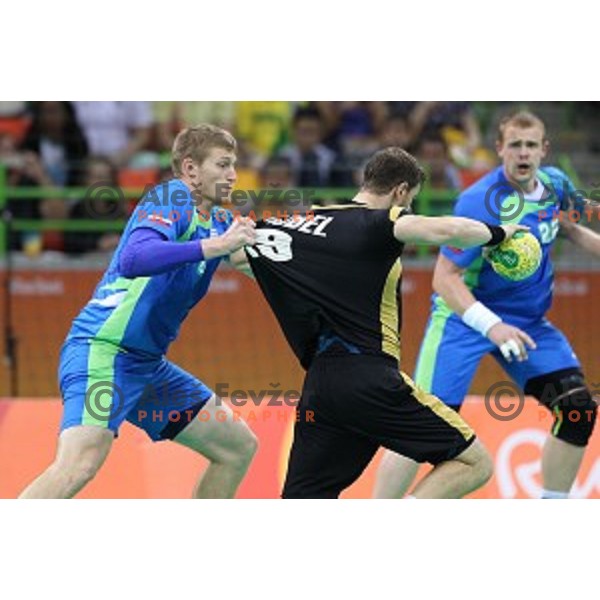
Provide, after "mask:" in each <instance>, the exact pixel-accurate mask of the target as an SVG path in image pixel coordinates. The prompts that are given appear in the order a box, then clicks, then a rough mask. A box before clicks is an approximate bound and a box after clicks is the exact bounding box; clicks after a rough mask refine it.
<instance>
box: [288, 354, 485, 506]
mask: <svg viewBox="0 0 600 600" xmlns="http://www.w3.org/2000/svg"><path fill="white" fill-rule="evenodd" d="M474 440H475V433H474V432H473V430H472V429H471V428H470V427H469V426H468V425H467V424H466V423H465V422H464V421H463V419H462V418H461V417H460V416H459V415H458V413H456V412H455V411H453V410H452V409H451V408H448V407H447V406H446V405H445V404H444V403H443V402H442V401H441V400H440V399H439V398H437V397H436V396H432V395H431V394H427V393H425V392H424V391H423V390H421V389H420V388H417V387H416V386H415V384H414V383H413V382H412V380H411V379H410V378H409V377H408V376H406V375H405V374H403V373H401V372H400V371H399V370H398V364H397V363H396V362H395V361H394V360H392V359H387V358H385V357H380V356H369V355H359V356H353V355H346V356H333V357H332V356H318V357H317V358H315V360H314V362H313V364H312V365H311V367H310V369H309V371H308V373H307V376H306V380H305V382H304V389H303V390H302V398H301V400H300V404H299V406H298V415H297V420H296V426H295V430H294V443H293V446H292V450H291V453H290V459H289V463H288V473H287V477H286V482H285V485H284V489H283V494H282V496H283V497H284V498H337V497H338V496H339V494H340V493H341V492H342V490H344V489H345V488H347V487H348V486H349V485H351V484H352V483H353V482H354V481H355V480H356V479H357V478H358V477H359V476H360V474H361V473H362V472H363V470H364V469H365V467H366V466H367V465H368V464H369V462H370V461H371V459H372V458H373V456H374V454H375V453H376V452H377V450H378V449H379V447H380V446H384V447H385V448H389V449H390V450H393V451H394V452H398V453H399V454H402V455H404V456H408V457H410V458H412V459H414V460H416V461H417V462H428V463H431V464H433V465H436V464H438V463H440V462H443V461H446V460H451V459H453V458H455V457H456V456H458V455H459V454H461V453H462V452H463V451H464V450H465V449H466V448H468V447H469V446H470V445H471V444H472V443H473V441H474Z"/></svg>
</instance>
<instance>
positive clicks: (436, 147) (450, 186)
mask: <svg viewBox="0 0 600 600" xmlns="http://www.w3.org/2000/svg"><path fill="white" fill-rule="evenodd" d="M417 159H418V161H419V162H420V163H421V164H422V165H423V167H424V169H425V171H426V172H427V183H426V185H427V187H429V188H431V189H432V190H452V191H459V190H460V189H461V180H460V173H459V171H458V169H457V168H456V167H455V166H454V164H452V161H451V160H450V157H449V156H448V146H447V145H446V142H445V140H444V138H442V137H441V136H437V135H430V136H428V137H423V138H421V139H420V140H419V142H418V145H417Z"/></svg>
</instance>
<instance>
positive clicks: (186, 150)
mask: <svg viewBox="0 0 600 600" xmlns="http://www.w3.org/2000/svg"><path fill="white" fill-rule="evenodd" d="M213 148H222V149H223V150H227V151H229V152H235V151H236V150H237V142H236V141H235V138H234V137H233V136H232V135H231V134H230V133H229V132H228V131H225V130H224V129H221V128H220V127H217V126H215V125H208V124H206V123H202V124H200V125H196V126H195V127H188V128H187V129H184V130H182V131H180V132H179V133H178V134H177V137H176V138H175V141H174V142H173V152H172V157H171V166H172V168H173V174H174V175H175V177H181V175H182V172H181V163H182V162H183V161H184V159H186V158H191V159H192V160H193V161H194V162H196V163H198V164H199V165H201V164H202V163H203V162H204V161H205V160H206V157H207V156H208V153H209V152H210V151H211V150H212V149H213Z"/></svg>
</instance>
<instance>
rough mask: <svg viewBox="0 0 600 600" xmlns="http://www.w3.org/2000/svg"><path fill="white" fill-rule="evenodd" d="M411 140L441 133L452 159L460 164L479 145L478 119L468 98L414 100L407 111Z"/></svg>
mask: <svg viewBox="0 0 600 600" xmlns="http://www.w3.org/2000/svg"><path fill="white" fill-rule="evenodd" d="M409 123H410V128H411V135H412V138H413V140H417V139H418V138H420V137H423V136H431V135H441V136H442V137H443V138H444V139H445V140H446V142H447V144H448V147H449V152H450V156H451V157H452V160H453V161H454V162H455V163H456V164H458V165H459V166H461V167H467V166H469V164H470V161H471V156H472V155H473V153H474V152H475V150H476V149H477V148H479V146H480V145H481V131H480V129H479V123H478V122H477V119H476V118H475V115H474V114H473V112H472V110H471V105H470V103H469V102H417V103H416V104H415V106H414V108H413V109H412V111H411V112H410V115H409Z"/></svg>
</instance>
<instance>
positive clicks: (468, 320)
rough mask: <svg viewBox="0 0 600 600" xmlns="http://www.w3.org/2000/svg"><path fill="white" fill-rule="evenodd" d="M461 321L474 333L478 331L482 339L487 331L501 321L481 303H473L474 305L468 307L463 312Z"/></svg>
mask: <svg viewBox="0 0 600 600" xmlns="http://www.w3.org/2000/svg"><path fill="white" fill-rule="evenodd" d="M462 320H463V322H464V323H465V324H467V325H468V326H469V327H472V328H473V329H474V330H475V331H479V333H480V334H481V335H483V336H484V337H485V336H487V334H488V331H489V330H490V329H491V328H492V327H493V326H494V325H497V324H498V323H501V322H502V319H501V318H500V317H499V316H498V315H497V314H496V313H494V312H492V311H491V310H490V309H489V308H486V307H485V306H484V305H483V304H481V302H475V304H473V305H472V306H469V308H467V310H465V312H464V314H463V316H462Z"/></svg>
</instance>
